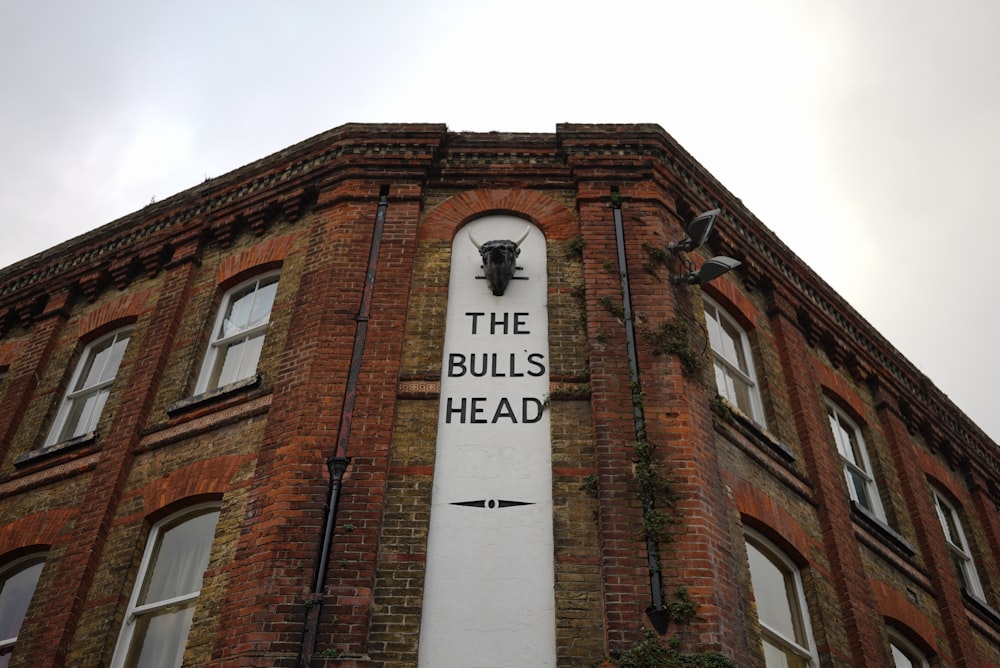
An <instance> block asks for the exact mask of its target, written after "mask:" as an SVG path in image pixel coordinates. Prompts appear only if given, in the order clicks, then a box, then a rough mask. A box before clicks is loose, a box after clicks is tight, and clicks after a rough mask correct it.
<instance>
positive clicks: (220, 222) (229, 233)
mask: <svg viewBox="0 0 1000 668" xmlns="http://www.w3.org/2000/svg"><path fill="white" fill-rule="evenodd" d="M238 227H239V219H238V218H237V217H236V216H226V217H225V218H219V219H217V220H214V221H212V225H211V231H212V236H213V237H214V238H215V241H216V242H217V243H218V244H219V246H220V247H221V248H229V247H230V246H232V245H233V239H234V238H236V231H237V229H238Z"/></svg>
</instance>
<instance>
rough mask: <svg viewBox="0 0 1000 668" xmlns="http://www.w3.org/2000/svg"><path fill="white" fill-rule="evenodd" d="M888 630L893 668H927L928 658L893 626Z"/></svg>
mask: <svg viewBox="0 0 1000 668" xmlns="http://www.w3.org/2000/svg"><path fill="white" fill-rule="evenodd" d="M888 630H889V649H890V650H891V651H892V665H893V668H927V666H928V665H929V664H928V663H927V657H925V656H924V653H923V652H921V651H920V650H919V649H918V648H917V646H916V645H914V644H913V643H912V642H910V641H909V640H907V638H906V636H904V635H903V634H902V633H900V632H899V631H897V630H896V629H894V628H892V627H891V626H890V627H889V629H888Z"/></svg>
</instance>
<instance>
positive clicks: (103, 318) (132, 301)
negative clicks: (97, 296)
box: [77, 290, 153, 341]
mask: <svg viewBox="0 0 1000 668" xmlns="http://www.w3.org/2000/svg"><path fill="white" fill-rule="evenodd" d="M152 293H153V291H152V290H143V291H142V292H133V293H129V294H125V295H121V296H120V297H116V298H115V299H113V300H111V301H109V302H107V303H105V304H101V305H100V306H98V307H97V308H95V309H94V310H92V311H91V312H90V313H87V314H86V315H85V316H83V317H82V318H80V324H79V329H78V333H77V335H78V338H80V339H83V340H87V341H89V340H92V339H96V338H97V337H98V336H101V335H103V334H107V333H108V332H110V331H111V330H112V329H117V328H118V327H123V326H125V325H129V324H131V323H133V322H135V321H136V320H137V319H138V318H139V316H140V315H142V314H143V313H145V312H146V311H148V310H150V309H151V308H152V304H151V301H152V300H151V299H150V296H151V295H152Z"/></svg>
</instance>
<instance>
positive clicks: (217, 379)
mask: <svg viewBox="0 0 1000 668" xmlns="http://www.w3.org/2000/svg"><path fill="white" fill-rule="evenodd" d="M245 344H246V341H245V340H243V339H241V340H239V341H236V342H234V343H230V344H228V345H226V346H225V348H223V349H222V350H220V351H219V357H218V358H217V359H216V362H215V369H216V371H215V374H213V377H212V378H211V380H210V382H209V387H213V388H214V387H222V386H223V385H228V384H229V383H232V382H233V381H235V380H239V369H240V357H241V356H242V354H243V347H244V345H245Z"/></svg>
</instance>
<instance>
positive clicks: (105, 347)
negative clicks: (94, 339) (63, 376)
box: [73, 339, 117, 392]
mask: <svg viewBox="0 0 1000 668" xmlns="http://www.w3.org/2000/svg"><path fill="white" fill-rule="evenodd" d="M111 343H112V339H106V340H105V341H102V342H100V343H98V344H97V345H96V346H91V347H90V348H89V349H88V351H87V355H86V358H85V359H84V360H83V368H81V369H80V376H79V380H78V381H77V382H76V387H74V388H73V391H74V392H76V391H78V390H82V389H85V388H88V387H93V386H94V385H96V384H97V383H99V382H101V375H102V374H103V372H104V367H105V364H106V363H107V361H108V358H109V357H110V356H111ZM116 368H117V367H116Z"/></svg>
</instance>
